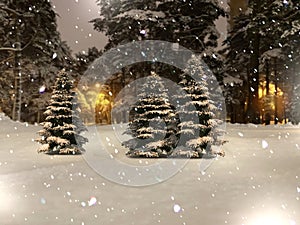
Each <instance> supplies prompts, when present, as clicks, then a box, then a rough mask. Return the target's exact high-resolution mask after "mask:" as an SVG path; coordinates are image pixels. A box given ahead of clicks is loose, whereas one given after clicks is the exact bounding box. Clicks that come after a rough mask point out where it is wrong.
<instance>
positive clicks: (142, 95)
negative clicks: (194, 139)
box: [123, 72, 178, 157]
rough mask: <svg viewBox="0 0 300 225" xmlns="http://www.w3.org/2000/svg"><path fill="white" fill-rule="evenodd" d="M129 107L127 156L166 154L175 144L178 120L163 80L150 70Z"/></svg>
mask: <svg viewBox="0 0 300 225" xmlns="http://www.w3.org/2000/svg"><path fill="white" fill-rule="evenodd" d="M138 99H139V100H138V102H137V103H136V104H135V105H134V106H133V107H132V110H131V115H132V116H131V117H132V118H131V122H130V123H129V125H128V128H127V131H126V132H125V134H129V135H131V136H132V139H130V140H128V141H125V142H123V145H124V146H126V147H127V148H129V151H128V152H127V155H128V156H130V157H166V156H168V154H169V153H170V152H171V150H172V148H173V147H174V146H175V145H176V141H177V138H176V136H175V135H176V129H177V128H176V127H177V121H178V120H177V119H176V116H175V110H174V106H172V105H171V103H170V101H169V97H168V93H167V89H166V88H165V87H164V85H163V83H162V79H161V78H160V77H159V76H158V75H157V74H155V73H154V72H151V76H149V77H146V78H145V83H144V84H143V86H142V87H141V89H140V92H139V94H138Z"/></svg>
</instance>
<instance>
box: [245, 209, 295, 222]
mask: <svg viewBox="0 0 300 225" xmlns="http://www.w3.org/2000/svg"><path fill="white" fill-rule="evenodd" d="M246 225H295V221H293V220H288V219H284V217H283V216H282V215H280V214H279V213H278V212H277V213H270V214H266V215H264V214H261V215H260V216H258V217H256V218H254V219H253V220H252V221H250V223H247V224H246Z"/></svg>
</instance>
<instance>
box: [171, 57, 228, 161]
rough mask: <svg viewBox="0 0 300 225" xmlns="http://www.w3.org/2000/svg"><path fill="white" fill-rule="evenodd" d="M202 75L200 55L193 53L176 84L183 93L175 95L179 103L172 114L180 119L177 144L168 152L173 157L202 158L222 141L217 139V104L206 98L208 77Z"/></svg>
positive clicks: (218, 131)
mask: <svg viewBox="0 0 300 225" xmlns="http://www.w3.org/2000/svg"><path fill="white" fill-rule="evenodd" d="M206 74H207V71H206V70H205V69H204V65H203V63H202V60H201V57H200V56H196V55H193V56H192V57H191V59H190V60H189V61H188V65H187V68H186V69H185V70H184V73H183V74H182V75H181V76H180V79H181V81H180V82H179V85H181V87H182V89H183V90H184V91H185V92H186V96H182V95H179V96H175V97H176V100H177V102H178V104H179V106H178V107H177V112H176V114H177V117H179V118H180V120H181V121H180V123H179V124H178V127H179V129H178V133H177V135H178V136H180V139H179V140H180V143H179V144H178V146H177V148H176V149H174V151H173V153H172V155H174V156H187V157H196V158H197V157H202V156H203V155H204V154H206V155H209V154H212V148H211V147H212V145H222V144H223V143H224V141H223V140H220V136H221V135H222V134H224V131H223V130H222V129H220V128H218V125H220V124H221V123H222V121H221V120H220V119H217V118H216V115H215V112H216V109H217V107H216V106H215V105H214V104H215V102H214V101H213V100H212V99H211V97H210V93H209V89H208V84H207V80H209V79H210V77H209V76H208V75H206ZM194 78H196V80H195V79H194ZM180 106H184V107H180ZM218 154H222V153H220V152H219V153H218Z"/></svg>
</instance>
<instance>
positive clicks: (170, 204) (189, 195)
mask: <svg viewBox="0 0 300 225" xmlns="http://www.w3.org/2000/svg"><path fill="white" fill-rule="evenodd" d="M0 119H1V120H0V177H1V178H0V200H1V201H0V224H1V225H20V224H33V225H35V224H36V225H42V224H47V225H48V224H58V225H59V224H61V225H66V224H78V225H83V224H84V225H89V224H92V225H93V224H95V225H96V224H97V225H100V224H103V225H109V224H114V225H115V224H116V225H118V224H122V225H129V224H136V225H146V224H147V225H150V224H151V225H153V224H163V225H179V224H181V225H183V224H186V225H199V224H203V225H221V224H230V225H242V224H244V225H296V224H297V225H298V224H300V167H299V162H300V136H299V135H300V128H299V127H292V126H277V127H276V126H268V127H263V126H258V127H256V126H254V125H228V126H227V131H228V135H227V137H226V138H227V139H228V140H229V143H227V144H226V145H225V146H224V150H225V151H226V156H225V158H218V159H217V160H215V161H214V162H213V163H212V164H211V165H210V166H209V167H208V168H207V170H206V171H205V172H203V171H202V172H201V171H200V168H201V165H203V163H206V162H204V161H203V160H201V159H193V160H189V161H188V162H186V165H185V166H184V167H183V168H182V169H180V170H179V171H178V172H177V173H176V174H175V175H174V176H172V177H171V178H170V179H167V180H165V181H164V179H166V178H164V177H163V175H162V177H160V179H158V180H157V181H160V183H156V184H153V185H148V186H141V185H142V183H141V182H142V181H141V179H140V178H139V179H137V180H136V181H133V182H136V183H135V184H137V183H138V182H140V183H138V184H139V185H136V187H134V186H130V185H129V186H128V184H130V183H128V182H127V181H126V182H127V183H126V182H125V181H124V180H126V176H130V174H129V175H128V174H125V173H122V171H120V173H119V177H118V176H116V177H115V179H116V180H114V181H110V180H108V179H106V178H104V177H103V176H106V175H107V176H108V177H111V174H113V173H112V172H111V171H114V168H112V167H109V166H112V165H111V162H113V163H115V165H113V166H115V167H118V166H119V165H121V167H120V168H123V167H122V166H124V165H125V167H126V166H128V165H130V166H131V167H132V168H135V167H140V168H141V169H142V168H145V166H146V167H147V166H152V165H154V166H156V168H160V165H165V164H164V162H165V161H164V160H161V161H157V160H152V159H148V160H147V159H143V160H140V159H127V158H126V157H124V154H123V153H124V151H125V149H122V148H121V147H120V146H119V143H118V138H119V137H118V132H112V130H111V129H110V128H108V127H105V126H103V127H98V128H97V129H98V133H97V132H96V133H95V134H94V136H93V135H92V136H90V139H91V141H90V142H89V144H88V145H87V146H86V149H87V153H86V155H85V156H48V155H44V154H37V153H36V149H37V148H38V144H37V143H35V142H33V139H35V138H37V135H36V131H38V130H39V129H40V127H37V126H31V125H29V126H28V125H26V124H20V123H14V122H12V121H10V120H8V119H7V118H6V117H3V116H0ZM116 134H117V135H116ZM101 139H103V141H102V142H101V143H102V144H103V146H102V147H103V148H105V149H107V151H108V152H109V154H107V155H108V157H106V156H105V155H103V154H102V153H99V152H97V151H98V150H99V149H97V148H95V143H97V142H96V140H101ZM111 149H113V150H111ZM116 149H117V150H116ZM111 151H112V152H111ZM88 152H89V153H88ZM109 158H110V159H111V160H113V161H109ZM95 161H98V162H99V164H100V165H104V166H100V167H97V165H96V164H93V163H95ZM181 162H183V161H181ZM177 165H178V164H177ZM149 168H152V167H149ZM100 170H101V171H100ZM144 172H145V171H144ZM98 173H100V174H102V175H99V174H98ZM165 173H166V172H165V171H162V174H165ZM167 173H168V172H167ZM150 175H151V173H150ZM155 176H160V175H159V174H156V175H155ZM121 177H122V178H121ZM132 178H133V179H135V178H134V177H132ZM118 179H119V180H118ZM154 180H155V179H153V177H151V176H149V174H148V177H147V175H145V180H144V181H145V183H147V182H148V181H149V183H151V182H152V183H153V182H154ZM122 182H123V183H124V184H127V186H126V185H122V184H120V183H122ZM132 185H134V183H133V184H132Z"/></svg>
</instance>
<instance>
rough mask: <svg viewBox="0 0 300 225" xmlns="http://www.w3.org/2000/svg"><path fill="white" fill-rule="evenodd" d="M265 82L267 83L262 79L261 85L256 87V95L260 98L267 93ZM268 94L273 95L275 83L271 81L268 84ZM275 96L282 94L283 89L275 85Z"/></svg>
mask: <svg viewBox="0 0 300 225" xmlns="http://www.w3.org/2000/svg"><path fill="white" fill-rule="evenodd" d="M266 84H267V82H266V81H264V82H263V83H262V85H260V87H259V89H258V97H259V98H262V97H264V96H266V95H267V88H266ZM269 94H270V95H275V85H274V84H272V83H270V84H269ZM277 96H283V91H282V90H281V89H280V88H279V87H277Z"/></svg>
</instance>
